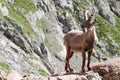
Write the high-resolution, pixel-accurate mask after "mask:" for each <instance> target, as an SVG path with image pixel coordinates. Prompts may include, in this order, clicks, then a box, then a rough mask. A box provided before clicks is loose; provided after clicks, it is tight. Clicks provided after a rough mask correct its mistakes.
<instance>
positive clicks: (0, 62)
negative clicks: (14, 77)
mask: <svg viewBox="0 0 120 80" xmlns="http://www.w3.org/2000/svg"><path fill="white" fill-rule="evenodd" d="M0 68H1V69H3V70H8V71H9V70H10V67H9V65H8V64H7V63H5V62H2V61H0Z"/></svg>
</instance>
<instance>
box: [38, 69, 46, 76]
mask: <svg viewBox="0 0 120 80" xmlns="http://www.w3.org/2000/svg"><path fill="white" fill-rule="evenodd" d="M38 71H39V74H40V75H42V76H48V73H47V72H45V71H44V70H43V69H39V70H38Z"/></svg>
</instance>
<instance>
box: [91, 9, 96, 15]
mask: <svg viewBox="0 0 120 80" xmlns="http://www.w3.org/2000/svg"><path fill="white" fill-rule="evenodd" d="M92 14H93V16H95V14H96V10H95V8H93V9H92Z"/></svg>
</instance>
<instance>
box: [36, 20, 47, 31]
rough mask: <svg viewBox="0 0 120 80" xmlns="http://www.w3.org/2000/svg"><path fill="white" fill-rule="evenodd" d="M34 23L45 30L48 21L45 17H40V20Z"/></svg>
mask: <svg viewBox="0 0 120 80" xmlns="http://www.w3.org/2000/svg"><path fill="white" fill-rule="evenodd" d="M36 25H37V27H39V28H41V29H42V30H43V31H46V30H47V29H48V23H47V20H46V19H45V18H41V19H40V20H37V22H36Z"/></svg>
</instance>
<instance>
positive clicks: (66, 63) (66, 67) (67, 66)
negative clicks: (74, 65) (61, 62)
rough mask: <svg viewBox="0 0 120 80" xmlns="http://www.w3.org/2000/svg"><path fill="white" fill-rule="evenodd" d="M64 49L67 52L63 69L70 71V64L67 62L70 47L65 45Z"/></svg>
mask: <svg viewBox="0 0 120 80" xmlns="http://www.w3.org/2000/svg"><path fill="white" fill-rule="evenodd" d="M66 51H67V54H66V62H65V70H66V72H67V73H69V72H71V71H72V69H71V68H70V64H69V60H70V56H71V55H70V47H66Z"/></svg>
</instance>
